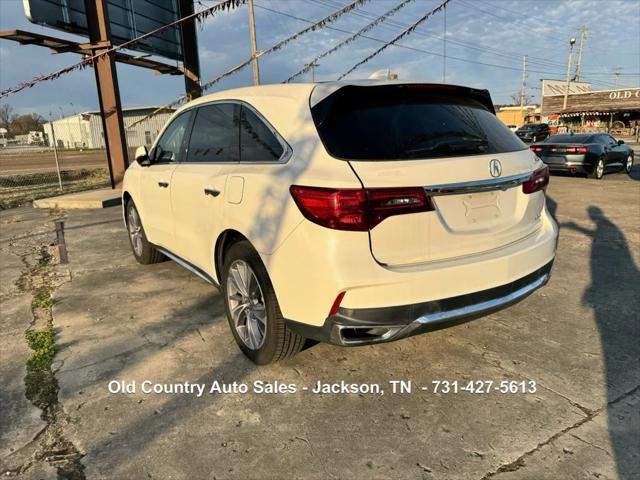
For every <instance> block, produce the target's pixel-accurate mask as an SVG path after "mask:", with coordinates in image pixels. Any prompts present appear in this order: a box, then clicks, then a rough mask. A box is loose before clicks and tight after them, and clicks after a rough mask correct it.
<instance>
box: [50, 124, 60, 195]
mask: <svg viewBox="0 0 640 480" xmlns="http://www.w3.org/2000/svg"><path fill="white" fill-rule="evenodd" d="M49 125H51V145H52V146H53V156H54V158H55V159H56V172H58V186H59V187H60V191H62V176H61V175H60V162H59V161H58V144H57V143H56V132H55V129H54V128H53V115H51V112H49Z"/></svg>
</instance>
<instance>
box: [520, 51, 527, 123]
mask: <svg viewBox="0 0 640 480" xmlns="http://www.w3.org/2000/svg"><path fill="white" fill-rule="evenodd" d="M526 81H527V56H526V55H524V56H523V57H522V85H521V87H520V121H521V122H522V124H523V125H524V93H525V88H526Z"/></svg>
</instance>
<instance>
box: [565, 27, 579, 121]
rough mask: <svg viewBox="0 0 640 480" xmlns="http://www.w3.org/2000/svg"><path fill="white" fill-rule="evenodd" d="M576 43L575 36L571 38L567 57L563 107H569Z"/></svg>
mask: <svg viewBox="0 0 640 480" xmlns="http://www.w3.org/2000/svg"><path fill="white" fill-rule="evenodd" d="M575 43H576V39H575V37H571V38H569V56H568V58H567V81H566V86H565V89H564V101H563V102H562V109H563V110H566V109H567V99H568V97H569V86H570V84H571V60H573V45H574V44H575Z"/></svg>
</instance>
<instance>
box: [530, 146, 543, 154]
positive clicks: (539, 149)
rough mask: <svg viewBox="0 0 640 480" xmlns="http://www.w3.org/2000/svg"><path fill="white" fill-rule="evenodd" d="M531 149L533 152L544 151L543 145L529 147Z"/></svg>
mask: <svg viewBox="0 0 640 480" xmlns="http://www.w3.org/2000/svg"><path fill="white" fill-rule="evenodd" d="M529 148H530V149H531V151H532V152H536V153H538V152H541V151H542V147H529Z"/></svg>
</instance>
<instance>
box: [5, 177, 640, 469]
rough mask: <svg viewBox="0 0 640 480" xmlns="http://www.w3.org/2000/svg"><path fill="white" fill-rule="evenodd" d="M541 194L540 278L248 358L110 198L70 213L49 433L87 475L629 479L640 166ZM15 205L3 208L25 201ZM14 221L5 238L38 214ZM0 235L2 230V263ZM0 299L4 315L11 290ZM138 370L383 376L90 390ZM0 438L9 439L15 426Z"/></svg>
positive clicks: (638, 363)
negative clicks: (400, 334) (480, 311)
mask: <svg viewBox="0 0 640 480" xmlns="http://www.w3.org/2000/svg"><path fill="white" fill-rule="evenodd" d="M636 173H638V172H636ZM549 197H550V200H549V205H550V208H551V209H552V210H553V211H554V213H555V215H556V217H557V218H558V221H559V223H560V224H561V238H560V243H559V251H558V258H557V261H556V263H555V266H554V271H553V277H552V280H551V282H550V283H549V285H548V286H547V287H545V288H544V289H542V290H539V291H538V292H536V293H535V294H533V295H532V296H531V297H529V298H527V299H526V300H524V301H523V302H521V303H519V304H517V305H515V306H513V307H511V308H510V309H508V310H505V311H502V312H498V313H496V314H493V315H491V316H489V317H486V318H483V319H479V320H476V321H474V322H470V323H467V324H463V325H460V326H457V327H454V328H451V329H447V330H442V331H438V332H433V333H431V334H427V335H423V336H418V337H413V338H409V339H405V340H402V341H400V342H396V343H391V344H384V345H378V346H370V347H362V348H353V349H341V348H338V347H333V346H329V345H322V344H321V345H315V346H313V347H311V348H308V349H307V350H305V351H303V352H302V353H301V354H299V355H298V356H296V357H294V358H293V359H289V360H287V361H285V362H282V363H280V364H278V365H274V366H268V367H261V368H257V367H255V366H254V365H253V364H251V363H250V362H249V361H247V360H246V359H245V358H244V357H243V356H242V355H241V354H240V353H239V351H238V349H237V347H236V346H235V343H234V342H233V339H232V337H231V334H230V332H229V329H228V326H227V323H226V318H225V316H224V309H223V305H222V303H221V298H220V295H219V293H218V292H217V291H216V290H213V289H212V288H211V287H209V286H208V285H207V284H205V283H204V282H202V281H201V280H200V279H199V278H198V277H196V276H194V275H193V274H191V273H189V272H187V271H186V270H184V269H182V268H181V267H179V266H178V265H177V264H175V263H173V262H164V263H161V264H157V265H153V266H146V267H145V266H140V265H138V264H137V263H135V261H134V260H133V257H132V256H131V254H130V251H129V246H128V243H127V238H126V234H125V232H124V229H123V227H122V225H121V215H120V211H119V209H118V208H112V209H107V210H104V211H98V212H96V211H73V212H68V218H67V220H66V226H67V229H66V238H67V245H68V251H69V260H70V264H69V270H70V278H71V281H70V282H67V283H64V284H62V285H61V286H60V287H59V288H58V289H57V290H56V293H55V298H56V304H55V305H54V308H53V315H54V323H55V325H56V329H57V336H56V343H57V345H58V347H59V349H58V353H57V355H56V358H55V362H54V368H55V371H56V378H57V379H58V383H59V386H60V391H59V393H58V399H59V402H60V404H61V405H62V406H63V407H64V410H65V412H66V413H67V415H68V417H69V422H68V423H67V424H65V426H64V429H65V432H64V433H65V435H66V436H67V438H69V439H71V440H72V441H73V443H74V444H75V445H76V446H77V447H78V449H80V450H81V451H82V452H83V453H84V454H85V455H84V457H83V458H82V460H81V461H82V464H83V465H84V467H85V474H86V476H87V478H92V479H93V478H98V479H99V478H141V477H146V478H281V477H282V476H283V475H285V472H286V475H287V476H291V477H295V478H417V479H468V478H476V479H482V478H493V479H500V480H502V479H530V478H536V479H557V478H576V479H582V478H602V479H605V478H607V479H632V478H638V477H639V476H640V471H639V465H640V458H639V457H638V453H637V452H638V451H640V449H638V448H633V445H637V444H638V439H639V438H640V418H639V417H640V409H639V408H638V404H639V402H640V393H639V391H638V386H639V385H640V342H638V336H639V333H640V329H639V325H638V312H640V305H639V303H638V302H639V298H640V297H639V296H638V294H637V292H638V283H639V281H640V275H639V273H638V265H640V182H638V181H636V180H633V179H630V178H628V177H625V176H623V175H608V176H607V177H606V178H605V180H604V181H602V182H594V181H590V180H586V179H583V178H569V177H553V178H552V181H551V185H550V188H549ZM594 207H595V208H597V209H599V210H596V209H594ZM30 212H31V211H28V210H23V209H18V210H14V211H11V212H2V213H1V214H0V218H1V219H3V221H4V219H7V221H8V219H12V218H13V217H20V216H21V215H27V214H29V215H38V214H33V213H30ZM38 218H39V219H40V220H42V221H46V215H45V216H41V217H38ZM40 220H38V221H40ZM36 223H37V222H36ZM12 225H13V227H11V228H13V229H14V230H12V231H11V232H9V234H6V233H5V232H4V231H3V232H2V234H1V235H0V236H1V237H2V238H5V239H6V238H8V237H10V236H14V237H15V236H19V235H27V234H28V232H29V231H30V230H33V229H34V228H35V226H30V225H28V224H24V225H23V226H22V227H20V226H19V222H18V223H16V224H12ZM16 225H18V226H16ZM3 227H4V224H3ZM40 228H42V229H45V230H46V228H48V227H45V226H41V227H40ZM10 252H11V248H8V249H5V248H4V244H3V249H2V254H3V255H5V254H6V255H8V257H6V261H7V262H8V265H14V267H12V268H13V269H14V270H15V271H16V272H17V271H19V270H20V268H21V266H20V265H19V264H17V263H16V261H15V258H13V257H12V256H11V255H12V254H11V253H10ZM2 260H3V262H4V261H5V256H3V257H2ZM11 262H13V263H11ZM3 267H4V264H3ZM3 270H4V269H3ZM14 276H15V274H14ZM9 283H11V282H9ZM3 291H4V290H3ZM2 298H3V303H2V311H3V313H2V315H3V324H4V323H5V322H6V321H7V320H5V317H6V315H5V309H7V310H6V311H8V312H9V311H10V310H8V307H6V306H5V304H6V305H7V306H10V305H12V304H11V301H13V300H12V298H13V297H7V298H6V299H5V297H4V296H3V297H2ZM14 308H18V306H15V307H14ZM23 331H24V330H22V331H20V335H22V332H23ZM7 340H8V341H11V339H10V338H8V339H7ZM5 345H6V341H5V337H3V350H4V349H5V348H6V347H5ZM12 348H13V347H12ZM3 363H4V362H3ZM20 365H21V364H20V362H16V365H15V368H21V367H20ZM22 365H24V363H22ZM14 375H15V374H14ZM145 379H148V380H152V381H153V382H158V383H163V382H166V383H174V382H184V381H188V382H205V383H210V382H211V381H212V380H215V379H217V380H221V381H225V382H233V381H238V382H246V383H251V382H253V381H255V380H265V381H274V380H277V381H280V382H284V383H297V384H298V385H300V386H302V385H306V386H313V384H314V383H315V382H316V381H317V380H321V381H325V382H332V381H340V380H345V381H347V382H363V383H365V382H366V383H370V382H379V383H382V384H383V387H385V390H386V392H385V394H384V395H382V396H365V395H351V396H338V395H312V394H303V393H298V394H294V395H279V396H275V395H257V394H248V395H205V396H204V397H201V398H197V397H194V396H189V395H174V396H170V395H153V394H150V395H144V394H141V393H139V392H138V393H136V394H131V395H125V394H111V393H109V392H108V389H107V385H108V382H109V381H111V380H123V381H127V382H131V381H136V382H138V383H139V382H141V381H143V380H145ZM392 379H397V380H411V381H413V383H414V385H430V382H431V381H432V380H442V379H446V380H459V381H465V382H466V381H469V380H494V381H496V382H499V381H501V380H517V381H522V380H525V381H526V380H533V381H535V382H537V387H538V388H537V392H536V393H534V394H514V395H502V394H498V393H495V392H493V393H489V394H469V393H458V394H433V393H420V392H416V391H414V393H412V394H411V395H406V394H405V395H402V394H391V393H390V391H389V388H388V385H387V384H386V382H387V381H388V380H392ZM18 380H21V375H18ZM18 383H19V382H18ZM12 388H13V387H12ZM414 388H415V387H414ZM2 395H6V394H5V393H2ZM6 398H7V400H8V401H9V402H19V400H20V398H21V397H20V395H18V394H15V395H12V396H10V397H6ZM2 400H3V403H4V397H3V399H2ZM27 407H28V405H27ZM12 408H13V406H12ZM16 408H17V410H16V413H15V414H12V418H13V417H14V416H17V417H20V416H22V417H23V418H16V420H15V421H16V422H18V421H19V422H23V423H24V424H25V425H30V423H29V422H30V420H29V418H30V416H29V410H28V409H26V410H24V409H23V410H20V408H18V407H16ZM31 428H32V434H31V435H34V434H35V432H37V431H38V429H39V428H42V425H41V424H38V423H37V422H36V423H35V424H34V425H32V426H31ZM14 430H15V428H14ZM3 431H4V428H3ZM16 431H17V430H16ZM3 438H4V437H3ZM7 438H8V439H9V440H10V443H9V444H10V445H12V447H13V448H17V447H18V446H19V445H20V444H21V443H22V442H26V441H28V440H29V439H30V438H31V437H29V436H27V437H25V438H18V437H15V438H14V437H7ZM3 443H5V442H3ZM3 458H4V453H3ZM38 468H46V466H45V465H42V464H34V466H33V468H32V469H30V471H27V472H26V474H28V475H32V477H26V478H39V477H38V474H37V469H38ZM43 476H44V477H46V475H43Z"/></svg>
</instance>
